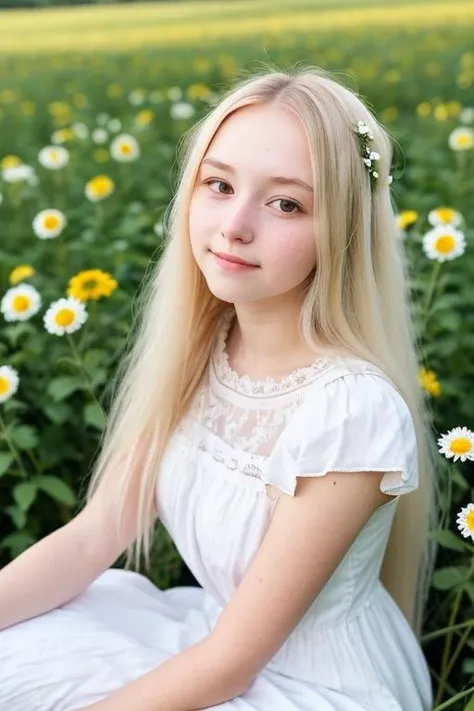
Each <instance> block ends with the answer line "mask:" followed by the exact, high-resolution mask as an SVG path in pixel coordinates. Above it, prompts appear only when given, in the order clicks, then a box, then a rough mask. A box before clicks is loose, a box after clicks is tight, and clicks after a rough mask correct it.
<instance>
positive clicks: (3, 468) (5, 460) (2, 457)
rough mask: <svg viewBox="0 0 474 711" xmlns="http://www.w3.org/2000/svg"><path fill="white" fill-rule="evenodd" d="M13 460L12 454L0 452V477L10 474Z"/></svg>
mask: <svg viewBox="0 0 474 711" xmlns="http://www.w3.org/2000/svg"><path fill="white" fill-rule="evenodd" d="M13 459H14V457H13V454H10V453H9V452H0V476H2V474H6V473H7V472H8V470H9V468H10V464H11V463H12V462H13Z"/></svg>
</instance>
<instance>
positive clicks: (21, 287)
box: [0, 283, 41, 321]
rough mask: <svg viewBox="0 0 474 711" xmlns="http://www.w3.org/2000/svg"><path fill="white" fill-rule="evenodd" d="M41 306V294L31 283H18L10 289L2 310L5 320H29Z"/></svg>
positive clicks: (1, 307) (0, 307)
mask: <svg viewBox="0 0 474 711" xmlns="http://www.w3.org/2000/svg"><path fill="white" fill-rule="evenodd" d="M40 308H41V296H40V294H39V292H38V291H37V290H36V289H35V288H34V286H31V285H30V284H23V283H21V284H18V285H16V286H14V287H13V288H11V289H8V291H7V292H6V294H5V295H4V297H3V299H2V302H1V305H0V310H1V312H2V313H3V316H4V318H5V321H27V320H28V319H29V318H31V317H32V316H34V315H35V314H36V313H38V311H39V310H40Z"/></svg>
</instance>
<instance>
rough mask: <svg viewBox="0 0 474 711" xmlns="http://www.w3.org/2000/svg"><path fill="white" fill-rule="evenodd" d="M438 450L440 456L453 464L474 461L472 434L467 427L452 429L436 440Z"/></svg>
mask: <svg viewBox="0 0 474 711" xmlns="http://www.w3.org/2000/svg"><path fill="white" fill-rule="evenodd" d="M438 448H439V452H440V454H444V456H445V457H446V458H447V459H451V458H452V459H453V461H455V462H457V460H458V459H460V460H461V462H464V461H466V459H469V460H471V461H474V432H471V430H469V429H468V428H467V427H454V428H453V429H452V430H449V431H448V432H446V433H445V434H443V435H442V436H441V437H440V438H439V439H438Z"/></svg>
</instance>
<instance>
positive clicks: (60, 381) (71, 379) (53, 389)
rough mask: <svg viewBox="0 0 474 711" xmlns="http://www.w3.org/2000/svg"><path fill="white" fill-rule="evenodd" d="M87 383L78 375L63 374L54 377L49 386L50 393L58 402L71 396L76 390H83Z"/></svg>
mask: <svg viewBox="0 0 474 711" xmlns="http://www.w3.org/2000/svg"><path fill="white" fill-rule="evenodd" d="M84 388H85V383H84V381H83V380H82V378H79V377H77V376H76V375H62V376H60V377H59V378H54V380H52V381H51V382H50V384H49V386H48V393H49V395H51V397H52V398H53V400H55V401H56V402H58V401H60V400H64V399H65V398H67V397H69V395H71V394H72V393H73V392H75V391H76V390H83V389H84Z"/></svg>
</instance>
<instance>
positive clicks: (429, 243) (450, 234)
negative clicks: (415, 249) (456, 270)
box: [423, 225, 466, 262]
mask: <svg viewBox="0 0 474 711" xmlns="http://www.w3.org/2000/svg"><path fill="white" fill-rule="evenodd" d="M465 248H466V238H465V237H464V234H463V233H462V232H460V231H459V230H455V229H454V227H452V226H451V225H439V226H438V227H433V229H432V230H429V232H427V233H426V234H425V235H424V237H423V250H424V252H425V254H426V256H427V257H428V258H429V259H435V260H436V261H438V262H446V261H448V260H450V259H456V257H460V256H461V255H462V254H464V250H465Z"/></svg>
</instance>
